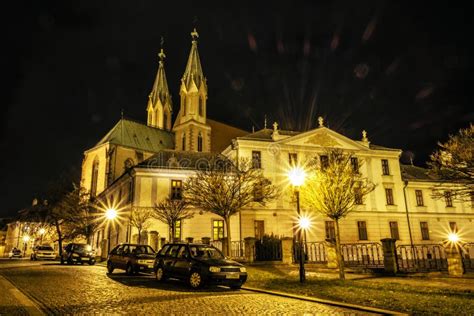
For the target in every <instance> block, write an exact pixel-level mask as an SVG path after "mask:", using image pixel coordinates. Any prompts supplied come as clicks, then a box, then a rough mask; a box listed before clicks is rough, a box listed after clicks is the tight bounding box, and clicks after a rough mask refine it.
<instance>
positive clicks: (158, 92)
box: [147, 38, 172, 130]
mask: <svg viewBox="0 0 474 316" xmlns="http://www.w3.org/2000/svg"><path fill="white" fill-rule="evenodd" d="M163 42H164V41H163V38H161V49H160V53H159V54H158V57H159V59H160V60H159V62H158V72H157V74H156V78H155V82H154V84H153V89H152V90H151V93H150V95H149V97H148V98H149V100H148V107H147V112H148V125H149V126H154V127H158V128H164V129H168V130H169V129H170V128H171V111H172V106H171V94H170V91H169V88H168V81H167V80H166V73H165V66H164V61H165V58H166V55H165V53H164V51H163Z"/></svg>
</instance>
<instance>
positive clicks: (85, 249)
mask: <svg viewBox="0 0 474 316" xmlns="http://www.w3.org/2000/svg"><path fill="white" fill-rule="evenodd" d="M65 262H66V263H67V264H74V263H80V264H84V262H87V263H89V264H90V265H93V264H95V252H94V250H92V246H91V245H88V244H77V243H71V244H69V245H67V246H66V247H64V251H63V254H62V256H61V264H64V263H65Z"/></svg>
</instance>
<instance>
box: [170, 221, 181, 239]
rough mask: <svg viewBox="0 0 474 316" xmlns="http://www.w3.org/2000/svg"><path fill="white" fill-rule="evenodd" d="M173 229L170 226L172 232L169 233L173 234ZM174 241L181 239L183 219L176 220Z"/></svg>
mask: <svg viewBox="0 0 474 316" xmlns="http://www.w3.org/2000/svg"><path fill="white" fill-rule="evenodd" d="M172 234H173V230H172V229H171V227H170V232H169V235H170V236H172ZM173 238H174V241H179V240H181V221H176V223H175V226H174V236H173Z"/></svg>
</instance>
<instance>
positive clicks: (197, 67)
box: [182, 29, 205, 90]
mask: <svg viewBox="0 0 474 316" xmlns="http://www.w3.org/2000/svg"><path fill="white" fill-rule="evenodd" d="M191 36H192V38H193V40H192V45H191V51H190V52H189V57H188V62H187V64H186V70H185V71H184V75H183V79H182V81H183V83H184V84H185V86H186V89H188V90H189V89H190V87H191V86H192V83H193V82H194V84H195V85H196V87H197V89H199V87H200V86H201V83H202V82H203V81H204V80H205V77H204V73H203V72H202V67H201V60H200V58H199V52H198V48H197V38H198V37H199V35H198V33H197V32H196V29H194V31H193V32H192V33H191Z"/></svg>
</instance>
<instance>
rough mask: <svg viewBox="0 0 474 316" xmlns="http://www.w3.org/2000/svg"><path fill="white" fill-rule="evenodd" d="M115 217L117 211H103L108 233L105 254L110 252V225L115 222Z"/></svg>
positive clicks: (110, 209)
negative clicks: (107, 223) (107, 222)
mask: <svg viewBox="0 0 474 316" xmlns="http://www.w3.org/2000/svg"><path fill="white" fill-rule="evenodd" d="M116 217H117V210H116V209H114V208H108V209H107V210H106V211H105V218H106V219H107V220H108V221H109V225H108V226H109V227H108V233H107V252H110V226H111V225H110V224H111V223H112V222H113V221H114V220H115V218H116Z"/></svg>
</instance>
